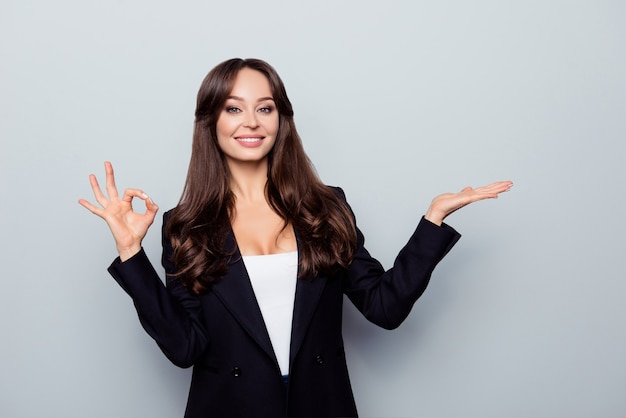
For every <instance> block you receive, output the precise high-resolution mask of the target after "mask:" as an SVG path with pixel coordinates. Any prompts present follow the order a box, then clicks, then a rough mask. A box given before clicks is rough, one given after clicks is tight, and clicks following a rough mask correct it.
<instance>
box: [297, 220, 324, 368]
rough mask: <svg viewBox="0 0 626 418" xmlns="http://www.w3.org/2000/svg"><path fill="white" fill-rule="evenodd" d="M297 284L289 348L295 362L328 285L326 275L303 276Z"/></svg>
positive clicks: (298, 240)
mask: <svg viewBox="0 0 626 418" xmlns="http://www.w3.org/2000/svg"><path fill="white" fill-rule="evenodd" d="M295 233H296V240H297V242H298V248H301V243H300V238H299V235H298V231H295ZM300 257H301V255H300V252H298V258H300ZM297 280H298V282H297V284H296V298H295V301H294V307H293V320H292V325H291V347H290V349H289V363H290V364H293V362H294V359H295V358H296V355H297V354H298V351H299V350H300V346H301V345H302V341H303V340H304V336H305V335H306V332H307V329H308V328H309V324H310V323H311V319H312V318H313V314H314V313H315V309H316V308H317V304H318V302H319V300H320V296H321V295H322V291H323V290H324V286H325V285H326V280H327V279H326V277H324V276H317V277H302V278H298V279H297Z"/></svg>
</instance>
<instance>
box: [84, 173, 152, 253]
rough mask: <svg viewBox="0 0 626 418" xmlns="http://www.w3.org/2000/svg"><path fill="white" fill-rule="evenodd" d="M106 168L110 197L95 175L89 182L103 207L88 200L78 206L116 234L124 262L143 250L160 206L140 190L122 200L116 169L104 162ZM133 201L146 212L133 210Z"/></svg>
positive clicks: (126, 193)
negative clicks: (144, 240) (143, 205)
mask: <svg viewBox="0 0 626 418" xmlns="http://www.w3.org/2000/svg"><path fill="white" fill-rule="evenodd" d="M104 168H105V171H106V192H107V195H108V197H107V196H105V195H104V193H102V190H101V189H100V185H99V184H98V180H97V179H96V176H95V175H93V174H91V175H90V176H89V182H90V183H91V189H92V190H93V194H94V196H95V198H96V201H97V202H98V203H99V204H100V206H96V205H94V204H92V203H90V202H88V201H87V200H85V199H80V200H79V201H78V203H79V204H80V205H82V206H83V207H85V208H87V209H88V210H89V211H90V212H91V213H93V214H94V215H97V216H99V217H101V218H102V219H104V220H105V222H106V223H107V225H108V226H109V229H110V230H111V232H112V233H113V238H115V244H116V246H117V251H118V253H119V255H120V259H121V260H122V261H125V260H127V259H129V258H130V257H132V256H133V255H135V254H137V253H138V252H139V251H140V250H141V241H142V240H143V238H144V237H145V236H146V233H147V232H148V228H149V227H150V225H152V222H153V221H154V217H155V215H156V213H157V211H158V209H159V207H158V206H157V205H156V204H155V203H154V202H153V201H152V199H150V198H149V197H148V195H146V194H145V193H144V192H142V191H141V190H139V189H126V190H125V191H124V195H123V196H122V198H121V199H120V197H119V195H118V192H117V188H116V187H115V176H114V173H113V166H112V165H111V163H110V162H108V161H107V162H105V163H104ZM133 198H139V199H141V200H143V201H144V202H145V204H146V211H145V212H144V213H138V212H135V211H134V210H133V206H132V201H133Z"/></svg>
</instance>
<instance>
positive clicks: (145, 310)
mask: <svg viewBox="0 0 626 418" xmlns="http://www.w3.org/2000/svg"><path fill="white" fill-rule="evenodd" d="M105 171H106V192H107V195H108V196H105V195H104V193H103V192H102V190H101V189H100V186H99V184H98V180H97V179H96V177H95V176H94V175H93V174H92V175H90V176H89V180H90V183H91V188H92V190H93V192H94V196H95V198H96V201H97V202H98V203H99V204H100V206H96V205H94V204H92V203H90V202H88V201H87V200H85V199H80V200H79V203H80V204H81V205H82V206H83V207H85V208H87V209H88V210H89V211H90V212H91V213H93V214H94V215H97V216H99V217H100V218H102V219H104V220H105V222H106V223H107V225H108V226H109V229H110V230H111V232H112V234H113V238H114V239H115V244H116V247H117V251H118V253H119V257H118V258H117V259H116V260H115V261H114V262H113V264H111V266H110V267H109V272H110V273H111V275H112V276H113V277H114V278H115V280H116V281H117V282H118V283H119V284H120V286H121V287H122V288H123V289H124V290H125V291H126V293H128V295H130V297H131V298H132V299H133V302H134V304H135V307H136V309H137V313H138V315H139V320H140V321H141V325H142V326H143V327H144V329H145V330H146V331H147V332H148V334H150V336H151V337H152V338H154V340H155V341H156V342H157V344H158V345H159V346H160V347H161V350H162V351H163V352H164V353H165V355H166V356H167V357H168V358H169V359H170V360H171V361H172V362H173V363H174V364H176V365H178V366H181V367H188V366H190V365H192V364H193V363H194V361H195V359H196V358H197V357H198V356H199V355H200V354H201V353H202V352H203V351H204V350H205V348H206V345H207V338H206V336H205V333H204V330H203V327H202V325H201V322H200V320H199V311H200V302H199V300H198V298H197V297H196V296H194V295H192V294H190V293H189V292H187V290H186V289H184V288H183V287H182V286H181V285H180V283H178V282H175V281H168V289H166V288H165V287H164V286H163V283H162V282H161V279H160V278H159V275H158V274H157V272H156V271H155V270H154V267H153V266H152V264H151V263H150V261H149V260H148V258H147V257H146V254H145V252H144V251H143V249H142V246H141V243H142V240H143V238H144V237H145V235H146V233H147V232H148V228H149V227H150V225H152V222H153V221H154V217H155V215H156V212H157V210H158V207H157V205H156V204H155V203H154V202H153V201H152V200H151V199H150V198H149V197H148V196H147V195H146V194H145V193H144V192H142V191H141V190H139V189H126V190H125V191H124V194H123V196H122V198H120V197H119V195H118V192H117V188H116V186H115V176H114V172H113V166H112V165H111V163H109V162H106V163H105ZM134 198H138V199H141V200H143V201H145V204H146V211H145V213H138V212H135V211H134V210H133V206H132V201H133V199H134ZM163 251H164V259H166V258H167V259H169V255H168V252H169V253H171V246H170V244H169V241H168V240H166V239H165V237H164V238H163ZM165 267H166V271H167V272H168V273H172V272H173V271H172V270H173V268H174V267H173V266H172V265H166V266H165Z"/></svg>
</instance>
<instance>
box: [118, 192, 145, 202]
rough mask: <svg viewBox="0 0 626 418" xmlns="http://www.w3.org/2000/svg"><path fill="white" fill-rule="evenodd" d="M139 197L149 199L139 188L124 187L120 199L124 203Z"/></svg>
mask: <svg viewBox="0 0 626 418" xmlns="http://www.w3.org/2000/svg"><path fill="white" fill-rule="evenodd" d="M135 197H137V198H139V199H141V200H146V199H149V197H148V195H147V194H145V193H144V192H143V191H142V190H141V189H131V188H129V189H126V190H124V194H123V195H122V201H123V202H126V203H132V201H133V198H135Z"/></svg>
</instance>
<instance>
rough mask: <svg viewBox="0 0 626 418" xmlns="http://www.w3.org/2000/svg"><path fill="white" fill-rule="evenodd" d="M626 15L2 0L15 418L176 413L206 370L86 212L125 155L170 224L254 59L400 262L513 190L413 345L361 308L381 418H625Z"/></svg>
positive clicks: (6, 287)
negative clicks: (233, 85) (197, 136)
mask: <svg viewBox="0 0 626 418" xmlns="http://www.w3.org/2000/svg"><path fill="white" fill-rule="evenodd" d="M624 4H625V3H624V2H623V1H598V0H589V1H565V0H563V1H554V0H552V1H518V2H510V1H496V0H494V1H473V2H465V1H410V2H409V1H406V2H400V1H398V2H393V1H388V2H384V4H383V2H375V1H344V2H341V1H332V2H331V1H320V0H318V1H315V2H308V3H304V2H295V1H271V0H268V1H262V2H256V1H255V2H251V1H244V0H242V1H237V2H209V1H179V2H176V3H174V2H164V1H155V0H150V1H148V0H141V1H134V2H129V1H126V2H124V1H113V0H111V1H106V2H105V1H95V0H88V1H85V0H60V1H54V2H48V1H43V0H32V1H27V0H20V1H18V0H4V1H3V2H2V4H1V5H0V53H1V57H2V58H1V63H0V106H1V107H0V123H1V124H0V139H1V141H2V142H1V150H0V198H1V199H2V200H1V204H0V214H1V216H0V231H1V233H2V238H3V239H2V244H1V245H2V251H1V252H0V263H1V267H2V286H1V287H2V290H1V291H0V331H1V335H2V342H1V343H0V415H2V416H3V417H44V416H45V417H175V416H181V415H182V411H183V409H184V405H185V401H186V394H187V389H188V384H189V378H190V372H189V370H180V369H177V368H176V367H174V366H172V365H171V364H169V363H168V362H167V360H166V359H165V357H164V356H163V355H162V354H161V353H160V352H159V350H158V348H157V347H156V345H155V344H154V343H153V342H152V341H151V340H150V338H149V337H148V336H147V335H146V334H145V333H144V332H143V331H142V329H141V327H140V325H139V323H138V320H137V318H136V315H135V312H134V308H133V306H132V303H131V300H130V299H129V298H128V297H127V296H126V295H125V294H124V292H123V291H122V290H121V289H120V288H119V287H118V286H117V284H115V283H114V282H113V280H112V279H111V278H110V277H109V276H108V274H107V272H106V271H105V268H106V267H107V266H108V264H109V262H110V261H111V260H112V259H113V257H114V255H115V250H114V246H113V241H112V239H111V237H110V236H109V235H110V234H109V232H108V231H107V228H106V225H105V224H104V223H103V222H102V221H101V220H100V219H97V218H96V217H94V216H92V215H90V214H89V213H88V212H87V211H85V210H84V209H83V208H82V207H80V206H79V205H78V204H77V203H76V201H77V200H78V198H80V197H89V198H91V193H90V188H89V185H88V179H87V175H88V174H89V173H91V172H95V173H97V174H98V175H99V176H100V177H102V175H103V169H102V162H103V161H104V160H105V159H109V160H111V161H112V162H113V163H114V166H115V168H116V169H117V172H118V184H119V186H120V188H124V187H130V186H133V187H141V188H143V189H145V190H146V191H147V192H148V193H149V194H150V195H151V196H152V197H153V198H154V200H155V201H156V202H157V203H158V204H159V205H160V206H161V209H162V210H165V209H168V208H170V207H172V206H174V205H175V204H176V202H177V200H178V197H179V195H180V192H181V189H182V185H183V181H184V177H185V174H186V167H187V163H188V158H189V152H190V141H191V131H192V122H193V110H194V104H195V95H196V92H197V88H198V86H199V85H200V82H201V80H202V78H203V77H204V75H205V74H206V72H207V71H208V70H209V69H210V68H212V67H213V66H214V65H215V64H217V63H218V62H221V61H222V60H224V59H227V58H230V57H234V56H241V57H259V58H263V59H265V60H267V61H269V62H270V63H272V64H273V65H274V66H275V67H276V69H277V70H278V71H279V73H280V74H281V76H282V77H283V79H284V81H285V83H286V85H287V89H288V92H289V94H290V97H291V99H292V101H293V104H294V107H295V109H296V121H297V123H298V127H299V131H300V133H301V135H302V137H303V139H304V142H305V147H306V149H307V152H308V153H309V155H310V157H311V158H312V160H313V161H314V163H315V165H316V167H317V169H318V171H319V173H320V176H321V177H322V179H323V180H324V181H325V182H326V183H329V184H333V185H340V186H342V187H343V188H344V189H345V191H346V193H347V195H348V198H349V201H350V203H351V204H352V206H353V209H354V211H355V212H356V214H357V219H358V222H359V225H360V227H361V229H362V230H363V231H364V232H365V235H366V237H367V244H368V248H369V249H370V251H371V252H372V253H373V254H374V255H375V256H377V257H378V258H379V259H380V260H381V261H382V262H383V264H385V265H386V266H390V265H391V263H392V260H393V257H394V255H395V254H396V252H397V251H398V250H399V249H400V247H401V246H402V245H403V243H404V241H405V240H406V239H407V238H408V236H409V234H410V232H411V231H412V229H413V228H414V226H415V225H416V223H417V220H418V219H419V217H420V216H421V214H422V213H423V212H424V211H425V209H426V208H427V206H428V203H429V202H430V200H431V199H432V197H434V196H435V195H436V194H439V193H442V192H445V191H456V190H458V189H460V188H462V187H464V186H466V185H474V186H478V185H482V184H485V183H488V182H491V181H495V180H500V179H512V180H514V181H515V187H514V189H513V191H512V192H510V193H508V194H505V195H504V196H502V198H500V199H499V200H497V201H489V202H480V203H477V204H476V205H473V206H471V207H469V208H466V209H464V210H463V211H461V212H459V213H456V214H454V215H452V216H451V217H450V218H449V223H450V224H451V225H453V226H455V227H456V228H457V229H458V230H459V231H460V232H461V233H462V234H463V235H464V237H463V239H462V240H461V241H460V242H459V244H458V245H457V247H456V248H455V249H454V250H453V251H452V253H450V255H449V257H448V258H446V260H445V261H444V262H443V264H441V265H440V267H438V269H437V270H436V272H435V275H434V278H433V281H432V282H431V286H430V288H429V289H428V291H427V292H426V294H425V295H424V296H423V298H422V299H421V300H420V302H419V303H418V304H417V305H416V306H415V308H414V310H413V312H412V314H411V316H410V317H409V319H408V320H407V321H406V322H405V324H403V326H402V327H400V328H399V329H398V330H395V331H392V332H389V331H383V330H379V329H377V328H376V327H375V326H373V325H371V324H369V323H367V322H366V321H365V320H364V319H363V318H361V317H360V316H359V315H358V313H356V312H355V311H354V309H353V308H352V307H351V306H348V307H346V320H345V327H344V328H345V337H346V346H347V347H346V350H347V356H348V361H349V366H350V369H351V376H352V381H353V385H354V391H355V396H356V400H357V404H358V406H359V409H360V412H361V414H362V415H363V416H365V417H368V416H371V417H389V416H394V417H460V416H463V417H505V416H506V417H531V416H532V417H590V416H597V417H600V416H601V417H623V416H626V397H625V396H624V389H625V387H626V355H625V354H626V326H625V325H626V318H625V316H626V307H625V306H624V303H623V299H624V293H625V291H626V284H625V283H624V273H623V271H624V269H623V266H622V264H623V263H622V261H623V259H624V255H623V253H624V251H623V250H624V244H623V236H624V233H625V232H626V231H625V229H626V223H625V221H624V216H623V211H624V206H625V205H624V203H625V198H624V193H625V192H624V190H625V186H626V185H625V176H624V169H623V160H624V145H623V142H624V136H625V134H626V122H625V120H626V118H625V117H624V113H625V112H624V110H625V104H626V103H625V99H626V76H625V75H626V25H625V23H626V19H625V16H626V7H625V6H624ZM158 219H159V222H157V224H156V225H155V226H154V227H153V228H152V229H151V231H150V233H149V235H148V236H147V238H146V241H145V246H146V249H147V251H148V253H149V255H150V257H151V259H152V260H153V261H154V262H155V263H156V264H158V262H159V256H160V216H159V218H158ZM390 219H391V220H393V221H392V222H389V220H390Z"/></svg>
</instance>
